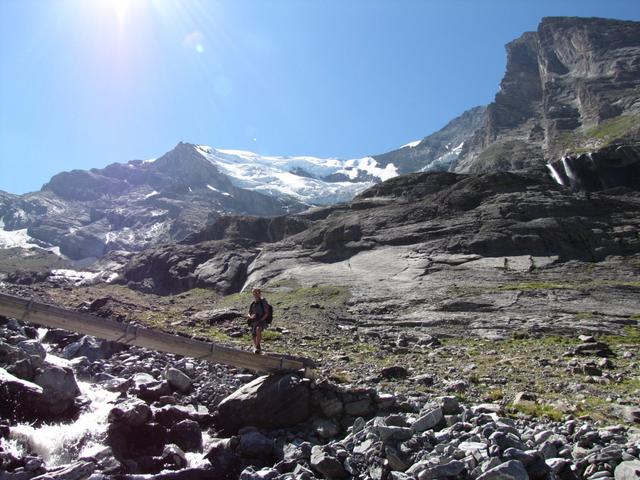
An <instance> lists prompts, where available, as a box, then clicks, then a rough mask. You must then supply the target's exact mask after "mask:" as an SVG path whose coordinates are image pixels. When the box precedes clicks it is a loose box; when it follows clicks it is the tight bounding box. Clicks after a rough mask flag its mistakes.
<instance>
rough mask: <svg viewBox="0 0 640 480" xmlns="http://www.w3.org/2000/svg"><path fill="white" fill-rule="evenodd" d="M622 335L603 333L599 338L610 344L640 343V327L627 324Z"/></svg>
mask: <svg viewBox="0 0 640 480" xmlns="http://www.w3.org/2000/svg"><path fill="white" fill-rule="evenodd" d="M622 332H623V333H622V335H603V336H602V337H600V338H599V339H600V340H602V341H603V342H606V343H608V344H610V345H640V328H638V327H634V326H631V325H625V326H624V328H623V329H622Z"/></svg>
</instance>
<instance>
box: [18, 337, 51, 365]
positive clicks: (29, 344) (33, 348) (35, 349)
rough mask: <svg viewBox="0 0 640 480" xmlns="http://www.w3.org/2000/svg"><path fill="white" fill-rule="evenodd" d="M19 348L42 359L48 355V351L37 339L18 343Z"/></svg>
mask: <svg viewBox="0 0 640 480" xmlns="http://www.w3.org/2000/svg"><path fill="white" fill-rule="evenodd" d="M18 348H20V349H22V350H23V351H24V352H25V353H27V354H28V355H30V356H32V357H37V358H39V359H40V360H44V359H45V357H46V356H47V351H46V350H45V349H44V347H43V346H42V344H41V343H40V342H39V341H37V340H24V341H22V342H20V343H18Z"/></svg>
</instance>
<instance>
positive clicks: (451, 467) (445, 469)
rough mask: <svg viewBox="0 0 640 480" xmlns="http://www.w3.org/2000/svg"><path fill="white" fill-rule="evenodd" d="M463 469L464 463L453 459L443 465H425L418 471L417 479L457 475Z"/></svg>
mask: <svg viewBox="0 0 640 480" xmlns="http://www.w3.org/2000/svg"><path fill="white" fill-rule="evenodd" d="M464 469H465V464H464V463H463V462H460V461H458V460H453V461H451V462H449V463H445V464H443V465H435V466H430V467H427V468H426V469H424V470H422V471H421V472H420V473H418V480H432V479H436V478H443V477H457V476H458V475H460V474H461V473H462V472H463V471H464Z"/></svg>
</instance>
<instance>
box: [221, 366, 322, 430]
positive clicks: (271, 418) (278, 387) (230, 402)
mask: <svg viewBox="0 0 640 480" xmlns="http://www.w3.org/2000/svg"><path fill="white" fill-rule="evenodd" d="M310 402H311V392H310V387H309V382H308V381H307V380H303V379H301V378H300V377H299V376H297V375H295V374H293V373H284V374H279V375H270V376H262V377H259V378H256V379H255V380H254V381H252V382H250V383H248V384H246V385H245V386H243V387H241V388H240V389H238V390H236V391H235V392H234V393H232V394H231V395H229V396H228V397H227V398H225V399H224V400H222V402H220V404H219V405H218V412H217V415H216V423H217V424H218V426H219V427H220V428H222V429H224V430H225V431H228V432H237V431H238V430H239V429H240V428H242V427H244V426H248V425H251V426H255V427H264V428H283V427H290V426H293V425H296V424H298V423H301V422H304V421H306V420H307V419H308V418H309V414H310V412H311V408H310Z"/></svg>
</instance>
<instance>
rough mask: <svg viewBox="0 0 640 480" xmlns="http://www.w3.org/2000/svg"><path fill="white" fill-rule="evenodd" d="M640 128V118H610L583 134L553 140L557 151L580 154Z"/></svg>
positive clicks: (622, 116)
mask: <svg viewBox="0 0 640 480" xmlns="http://www.w3.org/2000/svg"><path fill="white" fill-rule="evenodd" d="M639 127H640V116H638V115H620V116H618V117H614V118H610V119H607V120H605V121H603V122H602V123H600V124H599V125H596V126H595V127H591V128H589V129H587V130H586V131H584V132H579V131H574V132H569V133H564V134H562V135H560V136H558V137H557V138H556V139H555V142H554V143H555V145H556V148H557V149H558V150H561V151H564V152H565V153H567V154H580V153H585V152H588V151H592V150H593V149H595V148H602V147H606V146H607V145H611V144H613V143H614V142H615V141H616V140H619V139H622V138H624V137H626V136H628V135H629V134H631V133H633V131H634V130H636V129H638V128H639Z"/></svg>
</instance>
